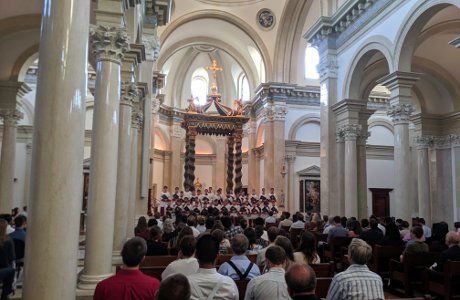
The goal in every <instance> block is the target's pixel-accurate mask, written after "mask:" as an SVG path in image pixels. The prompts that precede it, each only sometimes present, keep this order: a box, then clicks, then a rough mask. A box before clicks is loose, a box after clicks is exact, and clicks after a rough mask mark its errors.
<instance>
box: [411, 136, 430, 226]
mask: <svg viewBox="0 0 460 300" xmlns="http://www.w3.org/2000/svg"><path fill="white" fill-rule="evenodd" d="M433 142H434V141H433V137H430V136H418V137H416V138H415V145H416V147H417V178H418V184H417V186H418V215H419V216H420V217H422V218H425V221H426V223H427V224H431V197H430V195H431V191H430V172H429V157H428V149H429V148H430V147H431V146H432V145H433Z"/></svg>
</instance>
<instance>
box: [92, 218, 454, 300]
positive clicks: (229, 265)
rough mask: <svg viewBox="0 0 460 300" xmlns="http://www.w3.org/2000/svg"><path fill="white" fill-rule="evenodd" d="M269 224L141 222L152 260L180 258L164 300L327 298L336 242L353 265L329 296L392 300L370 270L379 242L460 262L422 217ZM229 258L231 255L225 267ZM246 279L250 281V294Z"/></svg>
mask: <svg viewBox="0 0 460 300" xmlns="http://www.w3.org/2000/svg"><path fill="white" fill-rule="evenodd" d="M267 219H268V220H269V221H270V222H266V221H267ZM267 219H263V218H261V217H256V218H255V219H254V220H253V222H251V224H248V220H247V218H244V217H238V218H231V216H230V215H229V214H228V213H223V214H211V215H208V214H206V213H205V214H204V215H202V214H194V213H189V214H187V215H184V214H182V213H181V212H177V214H175V217H174V218H172V216H171V215H170V214H168V213H165V215H164V216H163V217H162V216H161V215H160V214H158V213H156V214H154V215H153V216H152V217H151V218H150V220H148V221H147V219H146V218H144V217H141V218H140V219H139V222H138V224H137V226H136V228H135V235H136V236H137V237H139V238H140V239H141V240H143V241H144V244H145V255H147V256H149V255H166V254H170V255H177V260H175V261H173V262H171V263H170V264H169V265H168V266H166V267H165V269H164V271H163V273H162V274H161V280H162V282H161V285H160V287H159V290H158V292H157V295H156V297H157V299H168V300H171V299H243V298H244V299H319V298H318V297H317V296H316V292H317V291H316V290H315V287H316V280H317V278H316V274H315V271H314V269H315V264H320V263H322V262H327V260H328V259H327V258H326V256H325V255H324V252H325V251H326V250H327V249H328V247H329V246H330V245H331V243H332V242H333V240H334V238H335V237H346V238H349V239H350V242H349V244H347V246H348V247H347V249H348V252H347V253H344V254H346V255H345V256H344V257H346V258H347V260H348V261H347V262H346V263H345V265H346V266H347V268H346V269H345V268H343V269H345V270H343V269H342V270H340V269H338V271H339V272H338V273H336V274H335V276H334V277H333V278H332V279H331V281H330V285H329V287H328V290H327V295H326V294H325V293H324V295H326V296H325V297H326V299H384V292H383V286H384V284H383V280H382V277H381V276H379V275H378V274H376V273H374V272H372V271H370V270H369V268H368V266H367V264H368V262H369V260H370V259H371V257H372V251H373V250H372V249H373V247H374V246H375V245H381V246H395V247H401V248H403V247H404V251H403V252H402V255H401V258H400V260H401V261H403V260H404V257H405V256H406V255H408V254H410V253H414V252H429V251H431V252H433V251H437V252H439V253H440V256H439V257H440V259H439V260H438V261H437V262H436V263H435V264H434V265H433V266H432V269H435V270H439V271H442V269H443V265H444V263H445V262H446V261H448V260H457V261H460V247H459V242H460V235H459V233H458V232H457V231H449V230H448V225H447V224H446V223H445V222H440V223H435V224H433V227H432V228H429V227H428V226H427V225H426V224H425V221H424V220H423V219H421V218H414V219H413V220H412V227H411V228H410V227H409V223H408V222H407V221H404V220H400V219H396V220H395V219H394V218H390V217H387V218H383V219H379V218H376V217H374V216H371V217H370V218H369V219H363V220H360V221H358V220H357V219H356V218H348V219H347V218H344V217H340V216H335V217H333V218H328V216H322V217H321V216H320V215H319V214H317V213H314V214H304V213H300V212H297V213H295V214H293V215H292V218H291V215H290V214H289V213H288V212H283V213H282V214H281V216H280V218H278V219H276V218H275V222H272V220H271V219H269V218H267ZM455 225H456V226H455V227H456V228H457V225H458V224H457V223H456V224H455ZM293 232H298V235H296V236H293V235H292V233H293ZM320 236H322V237H323V240H322V241H320V240H321V239H320V238H319V237H320ZM222 255H231V258H230V259H229V260H226V261H224V262H221V261H219V257H220V256H222ZM251 255H253V257H254V258H255V257H256V258H255V259H254V260H252V261H251V259H250V256H251ZM125 266H126V267H127V268H128V269H129V268H130V267H132V266H130V265H127V263H126V262H125ZM310 266H312V267H310ZM115 276H118V274H117V275H115ZM184 276H185V277H184ZM242 281H246V283H247V286H246V285H245V289H243V290H242V289H239V287H240V286H239V285H238V284H239V283H240V282H242ZM155 284H156V283H155ZM155 286H157V285H155ZM163 286H164V287H163ZM167 287H169V288H167ZM326 289H327V288H326ZM240 291H243V293H244V294H241V295H240ZM101 299H109V298H101ZM126 299H128V298H126ZM136 299H144V298H136ZM145 299H149V298H145Z"/></svg>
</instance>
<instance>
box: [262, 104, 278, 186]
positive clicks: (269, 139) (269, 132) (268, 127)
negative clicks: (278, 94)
mask: <svg viewBox="0 0 460 300" xmlns="http://www.w3.org/2000/svg"><path fill="white" fill-rule="evenodd" d="M264 114H265V130H264V173H265V174H262V178H263V179H264V182H263V183H262V182H261V183H260V184H261V188H263V187H265V189H266V190H267V191H269V190H270V188H271V187H273V186H274V182H275V181H274V180H275V179H274V178H273V174H274V172H275V167H274V166H275V164H274V163H275V162H274V161H273V143H274V140H273V119H274V110H273V108H272V106H271V105H269V106H268V107H267V108H265V112H264ZM275 192H276V191H275Z"/></svg>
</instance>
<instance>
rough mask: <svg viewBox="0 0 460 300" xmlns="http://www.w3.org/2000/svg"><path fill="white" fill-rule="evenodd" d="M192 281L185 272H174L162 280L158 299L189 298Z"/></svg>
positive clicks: (181, 299)
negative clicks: (189, 280)
mask: <svg viewBox="0 0 460 300" xmlns="http://www.w3.org/2000/svg"><path fill="white" fill-rule="evenodd" d="M190 295H191V292H190V283H189V282H188V279H187V277H185V276H184V275H183V274H173V275H171V276H168V277H167V278H166V279H164V280H162V281H161V284H160V289H159V290H158V293H157V296H156V298H155V299H156V300H189V299H190Z"/></svg>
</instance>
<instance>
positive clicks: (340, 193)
mask: <svg viewBox="0 0 460 300" xmlns="http://www.w3.org/2000/svg"><path fill="white" fill-rule="evenodd" d="M336 142H337V196H336V199H335V201H330V202H329V210H330V214H331V215H339V216H344V215H345V135H344V132H343V130H339V131H338V132H337V135H336Z"/></svg>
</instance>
